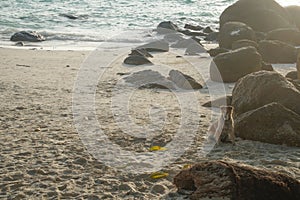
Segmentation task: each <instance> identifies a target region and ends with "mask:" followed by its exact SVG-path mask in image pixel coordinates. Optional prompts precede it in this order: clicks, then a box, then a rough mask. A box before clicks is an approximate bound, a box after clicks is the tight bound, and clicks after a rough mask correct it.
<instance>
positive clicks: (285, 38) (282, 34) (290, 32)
mask: <svg viewBox="0 0 300 200" xmlns="http://www.w3.org/2000/svg"><path fill="white" fill-rule="evenodd" d="M266 39H267V40H279V41H282V42H285V43H288V44H290V45H294V46H298V45H300V31H299V30H298V29H287V28H285V29H276V30H273V31H270V32H269V33H268V34H267V37H266Z"/></svg>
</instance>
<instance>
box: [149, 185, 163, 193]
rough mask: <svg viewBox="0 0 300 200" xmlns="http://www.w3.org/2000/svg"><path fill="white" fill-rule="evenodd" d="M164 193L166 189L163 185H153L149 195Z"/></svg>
mask: <svg viewBox="0 0 300 200" xmlns="http://www.w3.org/2000/svg"><path fill="white" fill-rule="evenodd" d="M165 192H166V188H165V187H164V186H163V185H159V184H156V185H153V186H152V188H151V193H154V194H164V193H165Z"/></svg>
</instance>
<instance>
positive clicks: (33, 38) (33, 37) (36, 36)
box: [10, 31, 46, 42]
mask: <svg viewBox="0 0 300 200" xmlns="http://www.w3.org/2000/svg"><path fill="white" fill-rule="evenodd" d="M10 40H11V41H27V42H42V41H45V40H46V39H45V37H44V36H42V35H41V34H40V33H38V32H35V31H20V32H17V33H15V34H14V35H13V36H11V38H10Z"/></svg>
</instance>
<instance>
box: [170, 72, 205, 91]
mask: <svg viewBox="0 0 300 200" xmlns="http://www.w3.org/2000/svg"><path fill="white" fill-rule="evenodd" d="M169 79H170V80H171V81H172V82H174V83H175V85H176V86H177V87H179V88H181V89H184V90H191V89H195V90H198V89H201V88H202V85H201V84H199V83H198V82H197V81H196V80H195V79H194V78H192V77H190V76H188V75H186V74H183V73H182V72H180V71H178V70H171V71H170V72H169Z"/></svg>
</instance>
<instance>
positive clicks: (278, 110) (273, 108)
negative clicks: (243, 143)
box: [234, 102, 300, 147]
mask: <svg viewBox="0 0 300 200" xmlns="http://www.w3.org/2000/svg"><path fill="white" fill-rule="evenodd" d="M234 124H235V134H236V135H237V136H238V137H240V138H242V139H246V140H254V141H260V142H265V143H270V144H280V145H283V144H284V145H288V146H296V147H300V126H299V124H300V115H298V114H296V113H295V112H293V111H291V110H289V109H287V108H286V107H284V106H282V105H281V104H279V103H275V102H274V103H270V104H267V105H265V106H262V107H260V108H257V109H255V110H251V111H248V112H246V113H243V114H241V115H239V116H238V117H237V118H235V122H234Z"/></svg>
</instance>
